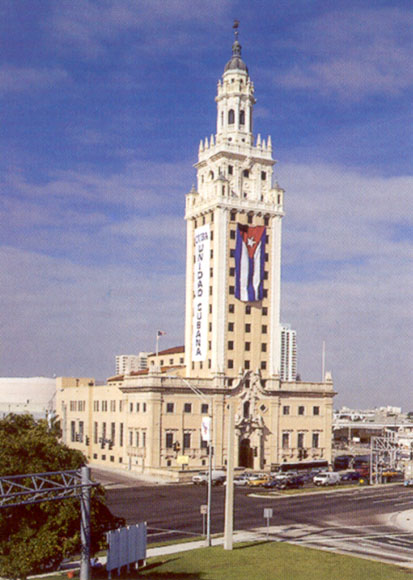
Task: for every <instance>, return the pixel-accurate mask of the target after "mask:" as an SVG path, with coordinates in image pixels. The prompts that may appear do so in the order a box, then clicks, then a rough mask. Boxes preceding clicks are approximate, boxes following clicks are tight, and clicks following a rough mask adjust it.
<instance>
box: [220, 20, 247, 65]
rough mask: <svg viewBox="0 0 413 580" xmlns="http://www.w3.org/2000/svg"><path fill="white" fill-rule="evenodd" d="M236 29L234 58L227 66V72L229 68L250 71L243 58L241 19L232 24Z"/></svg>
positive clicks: (233, 46) (233, 47)
mask: <svg viewBox="0 0 413 580" xmlns="http://www.w3.org/2000/svg"><path fill="white" fill-rule="evenodd" d="M232 28H233V30H234V37H235V38H234V43H233V45H232V58H231V60H230V61H229V62H227V64H226V66H225V72H226V71H228V70H243V71H245V72H246V73H248V69H247V66H246V65H245V63H244V62H243V61H242V59H241V45H240V43H239V41H238V28H239V20H234V24H233V25H232Z"/></svg>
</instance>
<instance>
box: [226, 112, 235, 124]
mask: <svg viewBox="0 0 413 580" xmlns="http://www.w3.org/2000/svg"><path fill="white" fill-rule="evenodd" d="M234 123H235V113H234V109H230V110H229V111H228V125H233V124H234Z"/></svg>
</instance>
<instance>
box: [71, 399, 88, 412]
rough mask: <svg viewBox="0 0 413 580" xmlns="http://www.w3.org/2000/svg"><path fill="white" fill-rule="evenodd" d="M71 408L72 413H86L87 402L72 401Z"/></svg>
mask: <svg viewBox="0 0 413 580" xmlns="http://www.w3.org/2000/svg"><path fill="white" fill-rule="evenodd" d="M69 408H70V410H71V411H85V410H86V401H70V402H69Z"/></svg>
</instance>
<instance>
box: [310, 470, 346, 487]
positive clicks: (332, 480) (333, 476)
mask: <svg viewBox="0 0 413 580" xmlns="http://www.w3.org/2000/svg"><path fill="white" fill-rule="evenodd" d="M313 483H314V485H337V484H338V483H340V474H339V473H337V472H336V471H322V472H321V473H317V475H315V476H314V477H313Z"/></svg>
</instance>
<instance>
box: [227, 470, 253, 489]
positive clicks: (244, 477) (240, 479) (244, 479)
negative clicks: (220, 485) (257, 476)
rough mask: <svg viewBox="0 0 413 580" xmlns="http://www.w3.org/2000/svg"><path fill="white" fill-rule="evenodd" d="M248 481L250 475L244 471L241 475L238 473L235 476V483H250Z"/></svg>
mask: <svg viewBox="0 0 413 580" xmlns="http://www.w3.org/2000/svg"><path fill="white" fill-rule="evenodd" d="M248 481H249V476H248V475H247V474H245V473H242V474H241V475H236V476H235V477H234V485H241V486H242V485H248ZM226 483H227V482H226V481H225V482H224V485H226Z"/></svg>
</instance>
